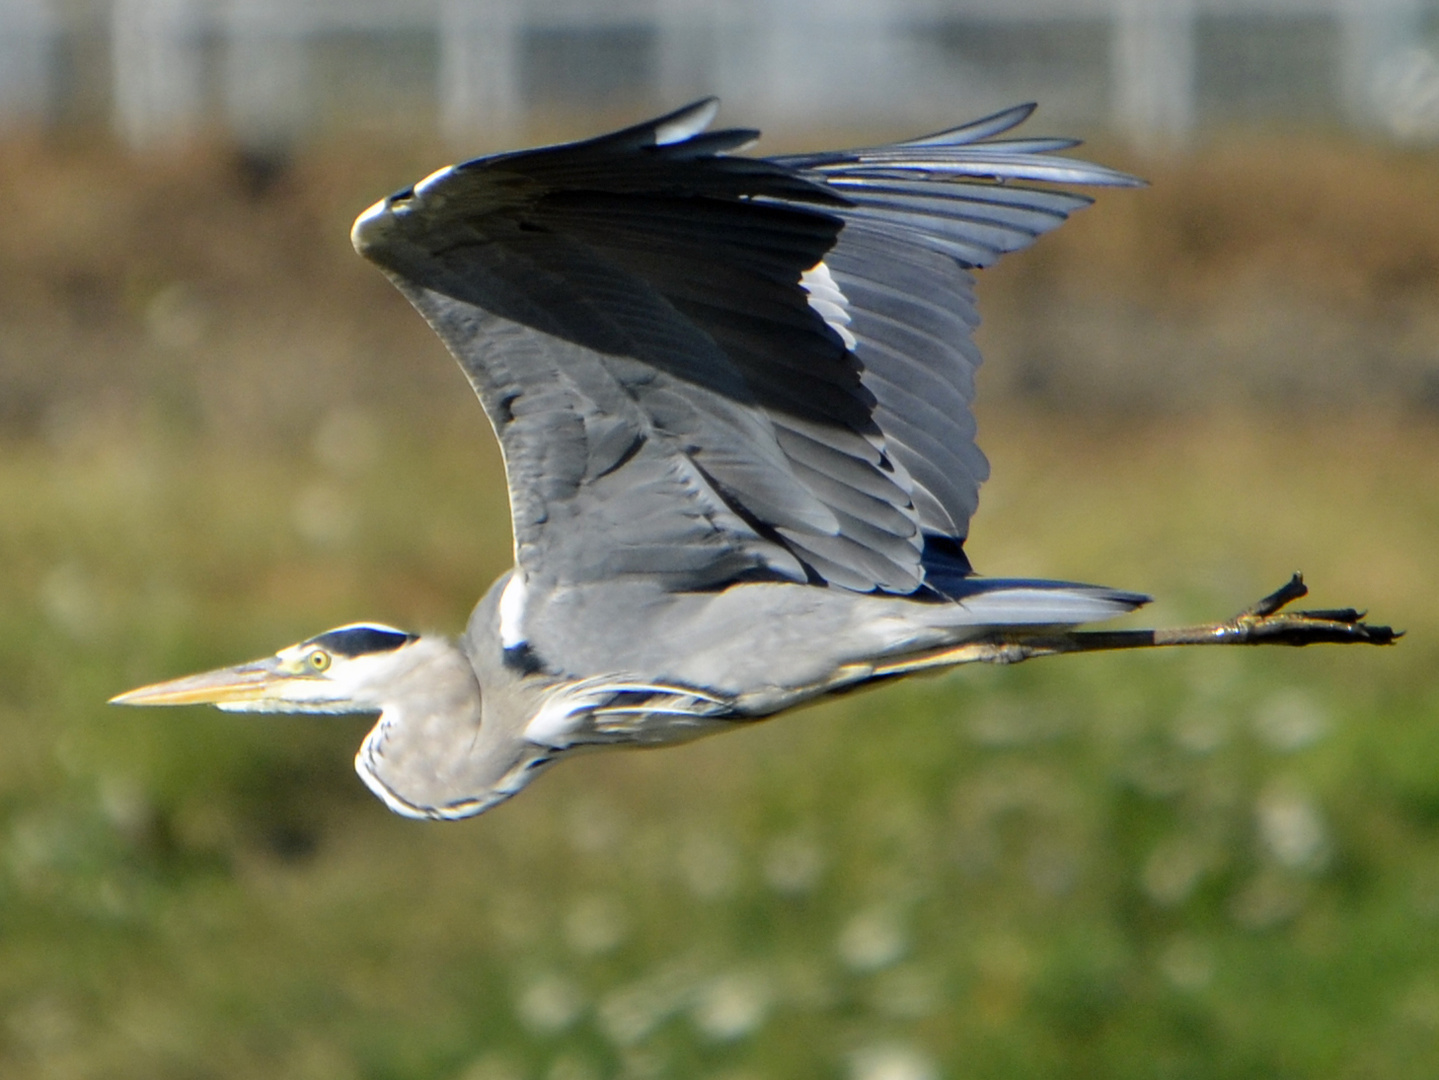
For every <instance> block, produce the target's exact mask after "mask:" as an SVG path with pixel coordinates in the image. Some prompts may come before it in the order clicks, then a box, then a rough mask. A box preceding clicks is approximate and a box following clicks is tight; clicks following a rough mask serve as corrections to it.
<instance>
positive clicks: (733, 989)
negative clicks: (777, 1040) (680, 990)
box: [694, 972, 774, 1042]
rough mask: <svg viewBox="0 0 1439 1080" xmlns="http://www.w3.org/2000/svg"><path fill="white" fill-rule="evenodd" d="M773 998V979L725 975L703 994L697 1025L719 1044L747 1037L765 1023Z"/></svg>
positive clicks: (751, 974)
mask: <svg viewBox="0 0 1439 1080" xmlns="http://www.w3.org/2000/svg"><path fill="white" fill-rule="evenodd" d="M773 997H774V995H773V992H772V990H771V987H770V983H769V980H768V979H766V978H765V977H764V976H763V975H761V974H759V973H758V972H731V973H730V974H727V975H721V976H720V977H719V978H717V979H715V980H714V981H713V982H711V983H710V984H709V985H708V986H706V987H704V988H703V989H702V990H701V991H700V993H699V996H698V1000H696V1002H695V1007H694V1022H695V1026H696V1027H697V1028H699V1030H700V1031H701V1032H703V1033H704V1034H705V1035H707V1036H709V1037H710V1038H711V1039H714V1040H715V1041H716V1042H730V1041H733V1040H735V1039H740V1038H743V1037H744V1036H746V1035H751V1034H753V1033H754V1032H755V1031H757V1030H759V1028H760V1027H761V1026H762V1025H763V1024H764V1022H765V1019H766V1017H768V1015H769V1011H770V1006H771V1004H772V1002H773Z"/></svg>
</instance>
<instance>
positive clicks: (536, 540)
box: [114, 99, 1395, 818]
mask: <svg viewBox="0 0 1439 1080" xmlns="http://www.w3.org/2000/svg"><path fill="white" fill-rule="evenodd" d="M717 108H718V105H717V102H715V101H714V100H712V99H711V100H706V101H700V102H697V103H695V104H693V105H690V106H689V107H687V108H684V109H680V110H678V111H677V112H673V113H670V114H668V115H666V116H662V117H659V118H658V119H655V120H651V121H649V122H647V123H643V124H639V125H637V126H634V127H630V128H626V129H624V130H622V131H617V132H614V133H613V134H609V135H604V136H600V137H598V138H594V139H589V140H587V141H583V142H576V143H570V144H567V145H560V146H551V147H545V148H542V149H537V150H526V151H520V152H517V153H508V154H499V155H495V156H491V157H483V158H478V159H476V160H473V161H468V162H465V163H463V164H460V165H454V166H450V167H448V168H444V169H441V170H439V171H438V172H436V173H433V174H431V175H430V176H428V177H426V178H425V179H424V180H421V181H420V182H419V183H417V184H415V185H414V186H413V187H407V188H405V189H404V190H402V191H398V192H396V193H395V194H393V195H391V196H389V197H388V198H386V199H382V200H381V201H380V202H377V203H376V204H375V205H374V206H372V207H370V208H369V209H368V210H366V211H365V212H364V213H363V214H361V215H360V217H359V219H358V220H357V221H356V222H355V225H354V230H353V233H352V238H353V241H354V245H355V248H356V249H357V250H358V251H359V253H360V254H361V255H364V256H365V257H366V258H368V259H369V260H370V261H372V262H374V263H375V264H376V265H378V266H379V267H380V269H381V270H383V271H384V272H385V274H386V275H388V276H389V278H390V280H391V281H392V282H393V283H394V284H395V285H396V286H397V287H398V288H399V290H400V291H401V292H402V293H403V294H404V295H405V297H406V298H407V299H408V300H409V301H410V302H411V303H412V304H413V305H414V306H415V307H416V308H417V309H418V310H419V312H420V314H421V315H423V316H424V318H425V319H426V320H427V321H428V322H429V324H430V326H431V327H432V328H433V329H434V330H435V332H436V333H437V334H438V335H439V336H440V338H441V339H443V341H444V343H445V344H446V345H447V346H448V347H449V350H450V352H452V353H453V354H454V356H455V358H456V359H457V360H458V361H459V363H460V366H461V368H462V369H463V370H464V373H465V375H466V376H467V377H468V378H469V381H470V383H471V385H472V386H473V387H474V390H475V392H476V394H478V396H479V398H480V402H481V404H482V405H483V407H484V410H485V413H486V415H487V416H488V417H489V420H490V423H491V424H492V425H493V426H494V430H495V434H496V435H497V437H498V439H499V443H500V449H501V451H502V452H503V455H504V462H505V473H506V477H507V480H508V485H509V497H510V510H511V515H512V517H513V524H514V553H515V565H514V568H513V569H512V570H510V571H509V572H508V573H506V574H504V575H502V576H501V577H500V579H499V580H498V581H496V582H495V583H494V585H493V586H492V587H491V588H490V590H489V591H488V592H487V593H486V594H485V596H484V597H483V599H481V600H480V602H479V604H478V606H477V607H476V608H475V609H474V613H473V614H472V615H471V617H470V620H469V625H468V628H467V629H466V631H465V634H464V635H463V636H462V637H461V638H459V639H458V640H451V639H448V638H445V637H439V636H431V635H421V634H412V633H407V632H405V631H402V630H396V629H394V628H392V627H389V626H384V625H381V624H378V623H357V624H353V625H350V626H343V627H340V628H339V629H336V630H331V631H329V632H327V633H324V634H320V635H319V636H317V637H313V638H310V639H309V640H307V641H303V642H301V643H299V644H298V645H293V646H290V647H289V648H286V649H282V650H280V652H278V653H277V654H276V655H274V656H272V657H269V658H268V659H264V660H260V661H257V662H255V663H249V664H241V665H239V666H237V667H231V668H225V669H224V670H221V671H213V672H209V673H206V674H202V675H195V676H191V677H188V678H181V679H175V680H173V681H170V682H164V683H159V684H156V685H153V686H147V687H144V688H142V689H139V690H133V691H131V692H129V693H127V694H122V695H120V696H119V697H117V698H115V699H114V701H115V702H116V703H119V704H126V705H184V704H193V703H210V704H214V705H218V706H219V707H220V708H222V709H230V710H236V711H244V712H297V713H350V712H368V713H378V714H379V719H378V721H377V723H376V724H375V726H374V728H373V729H372V730H371V731H370V733H369V735H368V736H366V738H365V740H364V743H363V745H362V746H361V747H360V751H359V753H358V755H357V757H356V767H357V769H358V771H359V774H360V776H361V777H362V778H363V779H364V781H365V783H366V784H367V785H368V786H369V787H370V789H371V790H372V791H374V793H375V794H376V795H378V796H379V797H380V798H381V799H383V800H384V802H385V803H386V804H387V805H388V806H389V807H390V808H391V809H392V810H395V811H397V812H398V813H401V814H405V815H408V816H411V817H419V818H463V817H468V816H471V815H474V814H478V813H480V812H482V811H484V810H486V809H488V808H489V807H491V806H494V805H495V804H496V803H498V802H500V801H502V800H503V799H506V798H508V797H509V796H511V795H513V794H515V793H516V792H517V791H519V790H520V789H521V788H522V787H524V786H525V785H526V784H528V783H529V782H530V780H531V779H532V778H534V777H535V776H536V775H537V774H538V773H539V772H541V771H542V770H543V769H545V768H546V767H548V766H549V765H551V764H553V763H554V762H555V761H556V760H558V759H559V758H561V757H563V756H565V755H566V754H569V753H572V752H576V751H580V750H585V749H592V748H597V747H607V746H657V745H664V744H669V743H676V742H681V741H684V740H688V739H692V738H695V737H696V736H700V735H705V734H708V733H711V732H716V731H721V730H725V729H728V728H731V727H735V726H737V725H740V724H744V723H748V722H750V721H754V720H758V719H761V718H764V717H768V716H772V715H773V714H775V713H778V712H781V711H783V710H785V709H788V708H791V707H793V706H796V705H799V704H801V703H803V702H807V701H812V700H814V699H815V698H818V697H821V696H823V695H826V694H831V693H834V692H837V691H841V690H848V689H852V688H855V687H858V686H861V685H864V684H868V683H875V682H878V681H881V680H885V679H890V678H893V677H896V676H901V675H905V674H908V673H911V672H916V671H922V670H932V669H936V668H941V667H947V666H951V665H955V664H962V663H967V662H972V661H989V662H1002V663H1012V662H1015V661H1019V660H1024V659H1027V658H1030V657H1035V656H1045V655H1053V654H1056V653H1066V652H1083V651H1093V650H1099V649H1116V648H1133V647H1149V646H1158V645H1180V644H1238V643H1265V642H1277V643H1287V644H1307V643H1310V642H1320V641H1326V642H1374V643H1385V642H1388V641H1390V640H1392V639H1393V637H1394V636H1395V635H1394V634H1393V632H1392V631H1390V630H1389V629H1388V628H1387V627H1379V626H1372V625H1369V624H1366V623H1364V622H1363V621H1362V618H1361V615H1360V614H1359V613H1358V612H1355V611H1353V610H1348V609H1345V610H1331V611H1314V612H1295V613H1289V612H1286V611H1284V610H1282V609H1283V608H1284V607H1285V605H1287V604H1288V603H1289V602H1290V601H1292V600H1293V599H1295V598H1296V597H1298V596H1302V595H1304V593H1305V589H1304V586H1303V584H1302V583H1301V582H1300V580H1299V578H1298V575H1296V576H1295V578H1294V579H1293V580H1292V581H1291V582H1290V583H1289V584H1287V585H1286V586H1285V587H1283V588H1282V589H1280V590H1279V591H1278V592H1276V593H1274V594H1273V595H1271V596H1270V597H1266V598H1265V599H1264V600H1262V601H1260V603H1259V604H1257V605H1255V606H1254V607H1253V608H1250V609H1248V610H1246V611H1245V612H1243V613H1241V614H1240V615H1238V616H1236V617H1235V618H1233V619H1231V620H1228V621H1226V622H1221V623H1213V624H1209V625H1204V626H1197V627H1189V628H1182V629H1178V630H1118V631H1107V632H1106V631H1083V630H1078V629H1075V628H1076V627H1077V626H1079V625H1081V624H1084V623H1090V622H1094V621H1096V620H1102V619H1107V618H1109V617H1111V616H1116V615H1121V614H1124V613H1125V612H1129V611H1132V610H1134V609H1135V608H1137V607H1139V606H1140V605H1142V604H1144V603H1145V602H1146V601H1147V600H1148V597H1146V596H1142V595H1140V594H1138V593H1133V592H1125V591H1122V590H1119V589H1110V588H1102V587H1098V586H1092V585H1079V584H1073V583H1069V582H1057V581H1032V580H1017V579H1003V578H984V577H979V576H976V575H975V573H974V571H973V570H972V568H971V567H970V564H969V561H968V560H967V559H966V557H965V553H964V541H965V538H966V536H967V535H968V530H969V520H970V517H971V516H972V515H973V513H974V511H975V508H976V506H977V504H978V494H979V485H980V483H981V482H982V481H983V480H984V479H985V478H986V477H987V475H988V471H989V466H988V463H987V462H986V460H985V457H984V455H983V454H982V453H981V452H980V450H979V448H978V447H977V446H976V445H975V442H974V435H975V422H974V417H973V415H972V414H971V412H970V402H971V400H972V398H973V396H974V374H975V369H976V368H977V367H978V366H979V362H980V357H979V352H978V351H977V349H976V347H975V345H974V341H973V339H972V336H971V331H972V330H973V328H974V326H975V325H976V323H977V321H978V319H977V316H976V314H975V300H974V276H973V271H974V270H975V269H977V268H980V267H985V266H989V265H990V264H991V263H993V262H994V261H995V260H996V259H998V258H999V257H1000V255H1002V254H1003V253H1005V252H1008V251H1014V250H1017V249H1019V248H1023V247H1026V246H1027V245H1029V244H1030V243H1031V242H1032V241H1033V240H1034V239H1035V238H1036V237H1037V236H1039V235H1040V234H1041V233H1043V232H1047V231H1048V230H1050V229H1053V228H1055V227H1056V226H1058V225H1059V224H1060V223H1061V222H1063V221H1064V220H1065V218H1066V217H1067V216H1068V215H1069V214H1070V213H1072V212H1073V211H1075V210H1077V209H1079V208H1080V207H1082V206H1085V205H1087V204H1088V203H1089V202H1090V199H1088V198H1087V197H1085V196H1082V195H1077V194H1073V193H1071V192H1068V191H1065V190H1059V189H1056V188H1053V187H1050V186H1046V185H1050V184H1060V185H1099V186H1112V187H1127V186H1134V185H1136V184H1137V183H1138V181H1136V180H1134V179H1133V178H1131V177H1129V176H1125V175H1123V174H1122V173H1118V172H1114V171H1112V170H1110V169H1106V168H1103V167H1101V166H1098V165H1093V164H1089V163H1087V162H1084V161H1079V160H1075V159H1073V158H1068V157H1063V156H1057V154H1056V152H1057V151H1063V150H1067V149H1069V148H1070V147H1072V146H1074V145H1076V143H1075V142H1073V141H1071V140H1067V139H1048V138H1017V139H1005V138H1001V137H1000V136H1003V135H1005V134H1006V133H1007V132H1009V131H1010V130H1011V129H1013V128H1014V127H1016V126H1017V125H1018V124H1020V123H1021V122H1022V121H1023V120H1024V119H1025V118H1026V117H1028V116H1029V114H1030V112H1031V111H1032V109H1033V107H1032V106H1021V107H1018V108H1013V109H1009V110H1006V111H1004V112H1001V113H997V114H995V115H994V116H990V117H987V118H985V119H983V120H978V121H976V122H974V123H971V124H967V125H965V126H963V127H957V128H954V129H951V130H948V131H943V132H939V133H938V134H935V135H929V136H927V137H924V138H919V139H913V140H910V141H908V142H902V143H895V144H893V145H888V146H878V147H870V148H864V149H856V150H843V151H835V152H828V153H812V154H795V155H788V156H783V157H772V158H754V157H746V156H743V155H741V154H739V153H737V151H739V150H741V149H742V148H744V147H746V146H748V145H750V144H751V143H752V142H753V141H754V140H755V139H756V138H757V136H758V133H757V132H755V131H749V130H732V129H727V130H720V131H710V130H708V126H709V123H710V121H711V120H712V119H713V118H714V115H715V112H716V110H717Z"/></svg>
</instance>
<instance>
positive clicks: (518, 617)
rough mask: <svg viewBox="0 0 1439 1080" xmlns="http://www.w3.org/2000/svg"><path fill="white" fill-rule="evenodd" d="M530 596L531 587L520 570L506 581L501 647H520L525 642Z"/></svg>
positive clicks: (501, 608)
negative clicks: (526, 605) (526, 615)
mask: <svg viewBox="0 0 1439 1080" xmlns="http://www.w3.org/2000/svg"><path fill="white" fill-rule="evenodd" d="M529 598H530V593H529V588H528V587H527V586H526V585H525V579H524V578H523V577H522V576H521V575H520V572H519V571H518V570H516V571H514V573H512V574H511V575H510V580H509V581H507V582H506V583H505V591H504V592H502V593H500V648H502V649H518V648H519V647H520V646H521V645H523V644H525V642H526V640H528V639H527V638H526V637H525V626H524V623H525V604H526V603H527V602H528V600H529Z"/></svg>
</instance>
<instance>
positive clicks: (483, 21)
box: [438, 0, 522, 146]
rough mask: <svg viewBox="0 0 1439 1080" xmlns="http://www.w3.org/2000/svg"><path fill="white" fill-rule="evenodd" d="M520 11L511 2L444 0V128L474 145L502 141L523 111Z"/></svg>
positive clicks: (441, 90) (464, 143)
mask: <svg viewBox="0 0 1439 1080" xmlns="http://www.w3.org/2000/svg"><path fill="white" fill-rule="evenodd" d="M520 31H521V21H520V12H519V9H518V8H517V7H516V5H515V4H514V3H512V2H511V0H487V2H483V3H481V2H476V0H443V2H442V4H441V6H440V18H439V34H440V71H439V87H438V91H439V99H440V102H439V104H440V130H441V131H442V132H443V133H444V135H445V137H446V138H447V139H449V140H450V141H452V142H454V143H456V144H457V145H461V146H467V145H469V146H472V145H473V144H474V142H475V139H476V137H477V136H479V137H480V138H481V139H483V140H484V141H493V142H497V143H498V142H501V141H503V140H504V139H505V138H506V137H507V136H509V135H511V134H513V133H514V130H515V128H516V127H518V125H519V121H520V115H521V111H522V110H521V100H520V97H521V87H520V57H519V50H520Z"/></svg>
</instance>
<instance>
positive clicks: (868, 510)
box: [353, 101, 1132, 593]
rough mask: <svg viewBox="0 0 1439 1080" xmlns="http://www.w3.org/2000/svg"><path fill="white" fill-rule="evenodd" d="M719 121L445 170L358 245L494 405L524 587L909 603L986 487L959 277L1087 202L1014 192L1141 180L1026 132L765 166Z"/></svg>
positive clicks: (1000, 126) (378, 209) (698, 112)
mask: <svg viewBox="0 0 1439 1080" xmlns="http://www.w3.org/2000/svg"><path fill="white" fill-rule="evenodd" d="M716 108H717V106H716V103H715V102H713V101H705V102H699V103H697V104H695V105H692V106H690V107H688V108H686V109H682V110H679V111H678V112H675V113H672V114H670V115H668V116H664V117H660V118H659V119H656V120H652V121H650V122H648V123H645V124H640V125H638V126H636V127H633V128H628V129H625V130H623V131H619V132H616V133H614V134H611V135H606V136H602V137H600V138H597V139H592V140H588V141H586V142H580V143H573V144H568V145H563V146H555V147H548V148H543V149H539V150H530V151H523V152H519V153H513V154H502V155H497V156H493V157H487V158H480V159H477V160H474V161H470V162H466V163H464V164H462V165H457V166H453V167H450V168H447V169H443V170H441V171H440V172H437V173H435V174H434V175H432V176H430V177H428V178H427V179H425V180H423V181H421V182H420V183H419V184H417V185H416V186H415V187H414V188H410V189H406V190H404V191H401V192H398V193H397V194H395V195H393V196H391V197H390V198H388V199H385V200H383V201H382V202H380V203H377V204H376V205H375V206H374V207H372V208H371V209H370V210H368V211H366V213H365V214H363V215H361V217H360V218H359V220H358V221H357V222H356V223H355V229H354V233H353V237H354V242H355V246H356V248H357V249H358V250H359V251H360V252H361V253H362V254H364V255H365V256H367V257H368V258H370V259H371V260H373V261H374V262H376V263H377V264H379V265H380V266H381V267H382V268H383V269H384V270H385V271H386V272H387V273H388V274H389V275H390V277H391V278H392V280H393V281H394V282H395V284H396V285H397V286H398V287H399V288H400V290H401V291H402V292H403V293H404V294H405V295H406V296H407V297H408V298H409V299H410V301H411V302H412V303H413V304H414V305H415V306H416V308H418V309H419V310H420V312H421V313H422V314H423V315H424V316H425V318H426V319H427V320H428V321H429V322H430V324H431V326H433V327H434V329H435V330H436V332H437V333H438V334H439V335H440V337H441V338H442V339H443V340H444V341H445V343H446V345H447V346H448V347H449V348H450V351H451V352H452V353H454V355H455V356H456V358H457V359H458V360H459V362H460V365H461V367H462V368H463V369H464V371H465V373H466V374H467V375H468V377H469V379H470V381H471V383H472V384H473V386H474V387H475V390H476V391H477V393H478V394H479V396H480V399H481V401H482V403H483V404H484V408H485V411H486V413H487V414H488V415H489V418H490V421H491V422H492V424H493V425H494V427H495V431H496V434H497V435H498V437H499V441H500V445H501V448H502V450H503V453H504V457H505V465H506V470H507V475H508V480H509V489H510V503H511V510H512V513H513V517H514V527H515V548H516V561H517V564H518V565H519V567H520V569H521V571H522V572H523V573H524V575H525V577H526V579H527V580H531V581H539V582H543V583H545V584H548V585H564V584H579V583H584V582H590V581H597V580H607V579H611V578H615V577H620V576H625V575H639V576H643V577H647V578H649V579H650V580H654V581H657V582H659V583H660V584H662V585H663V587H665V588H667V589H703V588H715V587H719V586H722V585H723V584H726V583H728V582H732V581H736V580H744V579H748V578H757V577H773V578H782V579H789V580H794V581H806V580H809V581H816V582H827V583H829V584H832V585H836V586H840V587H843V588H847V589H853V590H858V591H871V590H876V589H878V590H884V591H890V592H897V593H907V592H911V591H913V590H915V589H917V588H920V587H921V586H922V585H923V584H924V583H925V577H926V573H927V572H929V571H930V570H931V569H934V570H939V569H945V568H948V569H951V570H952V569H954V568H955V567H959V568H962V567H963V562H962V560H963V555H962V551H961V544H962V542H963V540H964V537H965V535H966V530H967V526H968V519H969V516H970V514H971V513H972V512H973V510H974V508H975V504H976V498H977V492H978V485H979V483H980V481H981V480H982V479H983V478H984V475H985V473H986V471H987V465H986V463H985V461H984V457H983V455H982V454H980V452H979V450H978V448H977V447H975V445H974V441H973V436H974V422H973V419H972V417H971V415H970V412H969V402H970V400H971V398H972V397H973V374H974V370H975V368H976V367H977V366H978V364H979V354H978V352H977V351H976V350H975V348H974V345H973V342H972V341H971V339H970V330H971V329H972V327H973V325H974V323H975V322H976V319H975V316H974V303H973V293H972V278H971V277H970V275H969V273H968V271H969V269H970V268H972V267H975V266H984V265H988V263H990V262H993V261H994V259H996V258H997V257H998V256H999V254H1000V253H1002V252H1003V251H1009V250H1014V249H1015V248H1018V247H1022V246H1024V245H1025V244H1027V243H1029V242H1030V241H1031V240H1033V238H1034V237H1035V236H1037V235H1038V234H1039V233H1041V232H1043V231H1045V230H1046V229H1049V228H1052V227H1054V226H1055V225H1057V224H1059V222H1060V221H1062V220H1063V219H1064V217H1065V216H1066V215H1067V214H1068V213H1069V212H1070V211H1072V210H1073V209H1075V208H1076V207H1078V206H1081V205H1083V204H1084V203H1086V202H1087V201H1088V200H1086V199H1083V198H1081V197H1079V196H1075V195H1069V194H1064V193H1060V192H1053V191H1046V190H1038V189H1033V188H1028V187H1019V186H1014V185H1012V184H1010V183H1009V181H1012V180H1060V181H1066V182H1074V183H1091V184H1093V183H1109V184H1115V183H1130V182H1132V181H1130V180H1129V178H1127V177H1124V176H1122V175H1120V174H1117V173H1113V172H1110V171H1108V170H1104V169H1101V168H1099V167H1098V166H1092V165H1087V164H1084V163H1082V162H1076V161H1072V160H1069V159H1064V158H1052V157H1049V156H1047V154H1048V153H1049V152H1050V151H1052V150H1056V149H1062V148H1065V147H1068V146H1070V145H1072V144H1071V143H1068V142H1064V141H1057V140H1038V141H1030V142H1023V143H1004V142H997V141H991V140H992V137H993V136H994V135H996V134H999V133H1001V132H1003V131H1005V130H1008V129H1009V128H1010V127H1013V126H1014V125H1015V124H1017V123H1019V122H1020V121H1021V120H1023V119H1024V117H1025V116H1027V115H1028V112H1029V109H1028V108H1024V109H1016V110H1010V111H1009V112H1007V113H1002V114H999V115H998V116H996V117H992V118H990V119H989V120H987V121H980V122H979V123H977V124H973V125H969V126H968V127H965V128H959V129H956V130H954V131H951V132H946V133H941V134H939V135H935V136H930V137H928V138H925V139H920V140H916V141H914V142H910V143H903V144H899V145H896V146H888V147H879V148H875V149H868V150H857V151H846V152H839V153H832V154H816V155H806V156H796V157H787V158H776V159H771V160H762V159H753V158H745V157H740V156H735V155H732V154H730V153H729V152H730V151H733V150H735V149H738V148H739V147H740V146H742V145H744V144H747V143H749V142H751V141H753V139H754V138H755V137H756V134H757V133H755V132H752V131H716V132H705V131H704V129H705V127H706V126H707V124H708V122H709V121H710V119H712V117H713V115H714V112H715V110H716ZM941 564H943V565H941Z"/></svg>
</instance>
